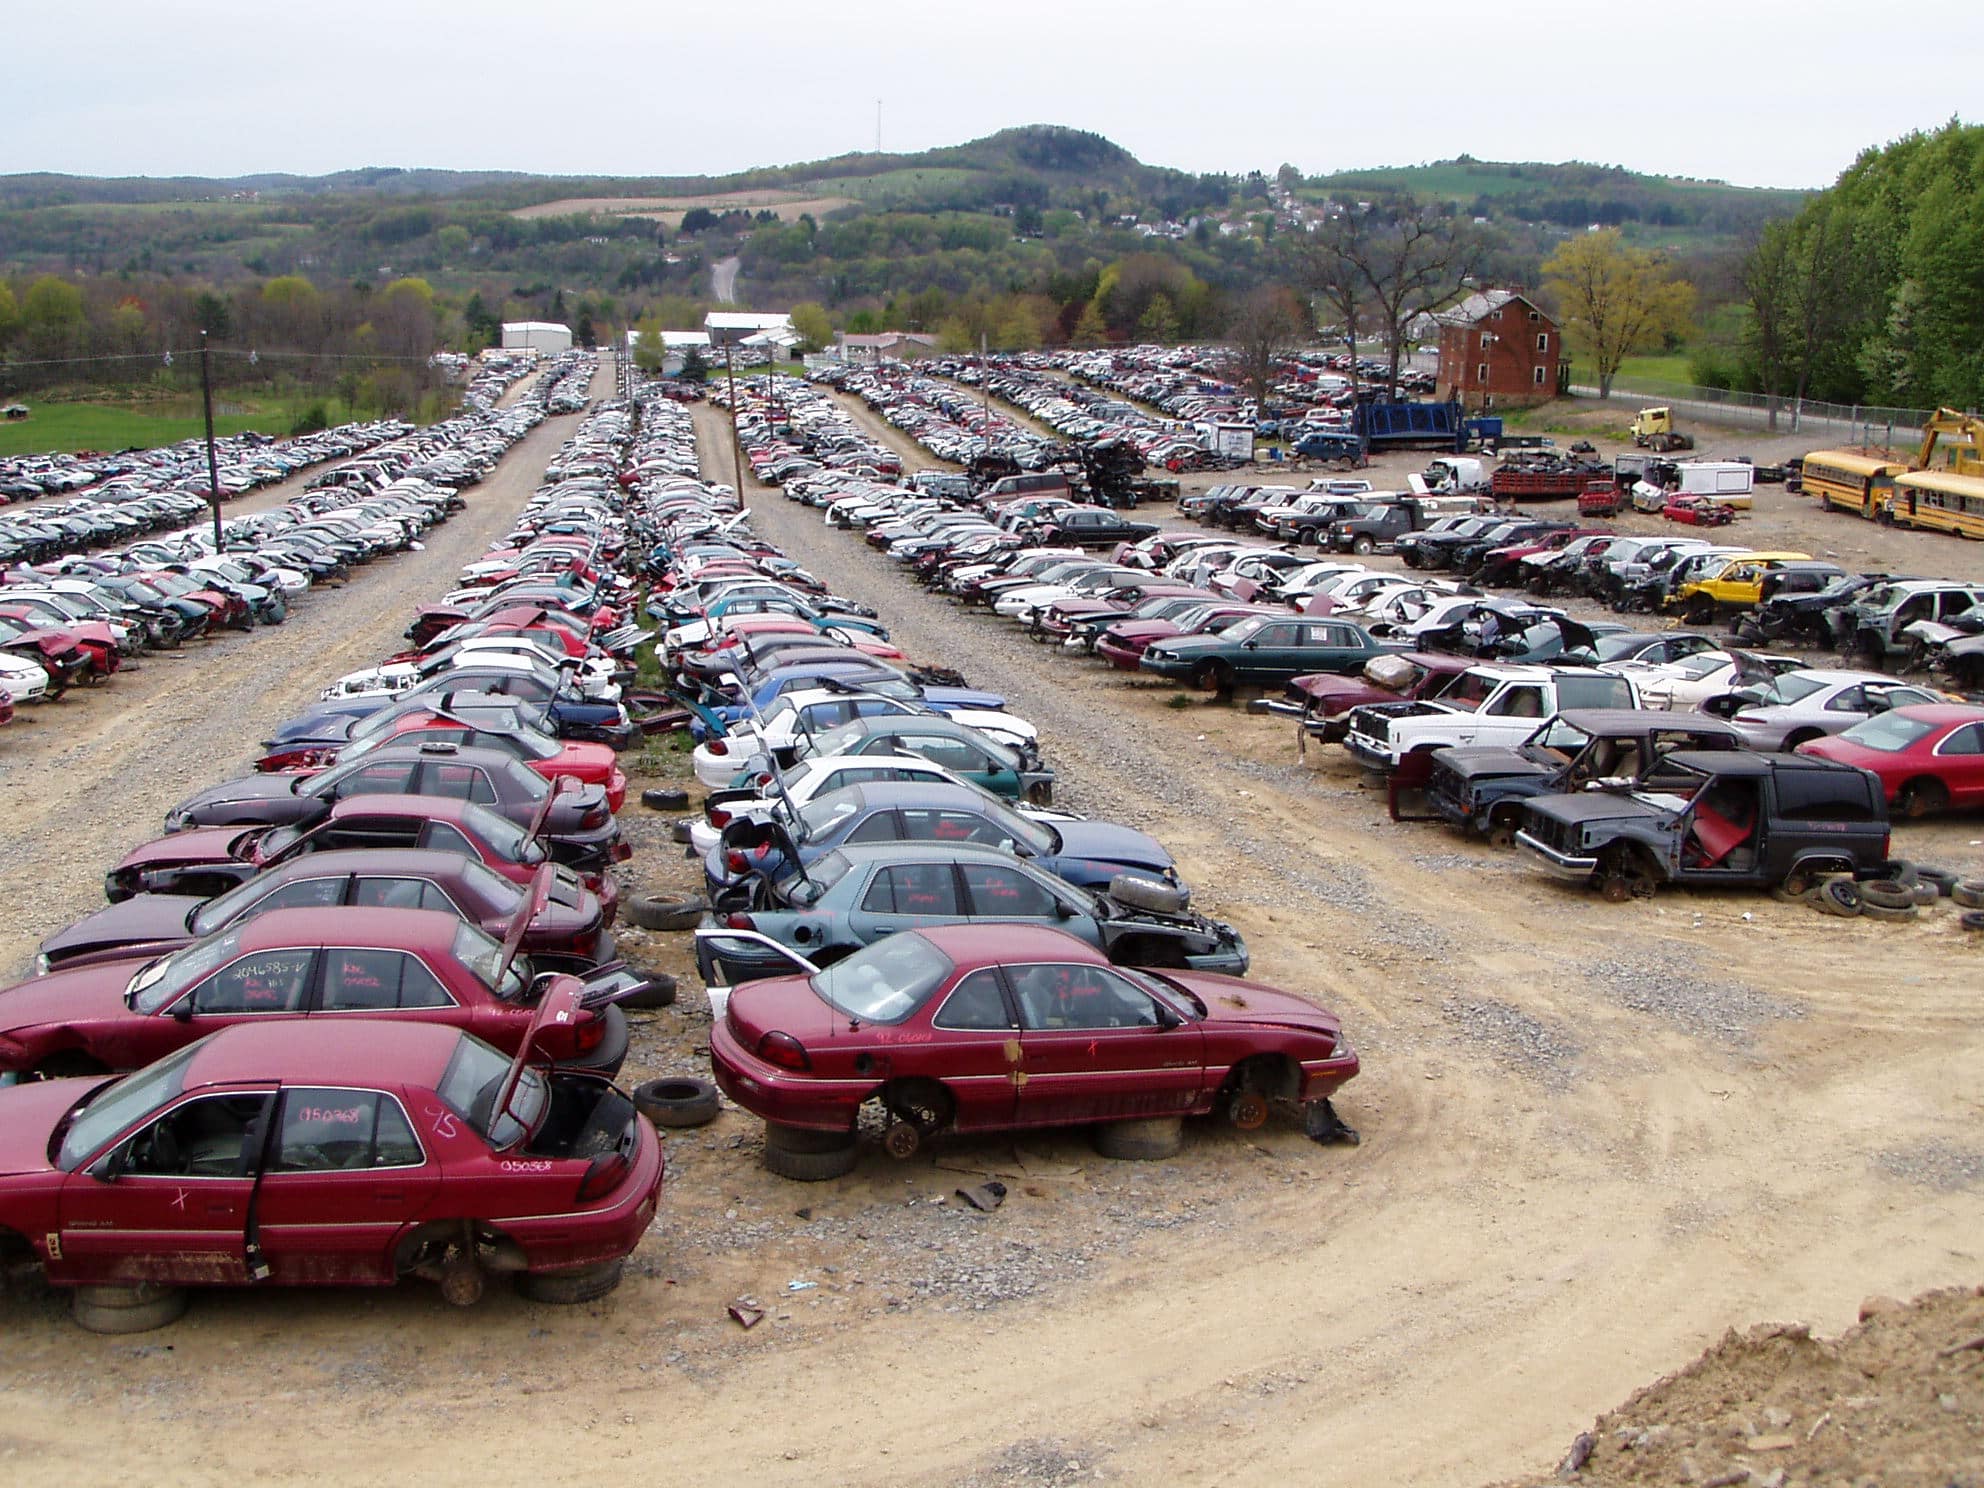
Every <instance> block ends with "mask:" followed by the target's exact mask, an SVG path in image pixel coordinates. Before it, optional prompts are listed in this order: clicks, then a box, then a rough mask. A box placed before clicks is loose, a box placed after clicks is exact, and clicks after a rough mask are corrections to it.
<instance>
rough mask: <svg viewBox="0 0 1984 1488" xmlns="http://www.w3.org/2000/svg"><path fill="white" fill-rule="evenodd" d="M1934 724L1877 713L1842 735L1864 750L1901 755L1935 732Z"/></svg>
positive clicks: (1891, 714)
mask: <svg viewBox="0 0 1984 1488" xmlns="http://www.w3.org/2000/svg"><path fill="white" fill-rule="evenodd" d="M1935 727H1936V726H1935V725H1934V724H1933V723H1924V722H1923V721H1922V720H1921V719H1919V718H1907V717H1904V716H1903V715H1902V714H1900V713H1876V714H1875V715H1874V716H1873V717H1872V718H1869V719H1868V720H1866V722H1864V723H1856V724H1854V725H1853V727H1852V728H1850V729H1848V730H1846V732H1845V733H1843V734H1841V735H1840V737H1841V738H1842V739H1846V740H1848V741H1850V742H1852V743H1854V744H1858V745H1860V746H1861V747H1862V748H1863V749H1878V750H1880V751H1881V752H1882V753H1884V754H1899V753H1900V752H1901V751H1902V750H1904V749H1906V748H1908V746H1909V745H1911V744H1913V743H1915V742H1916V741H1917V740H1918V739H1921V738H1924V737H1926V736H1927V735H1928V734H1930V733H1932V732H1933V731H1934V730H1935Z"/></svg>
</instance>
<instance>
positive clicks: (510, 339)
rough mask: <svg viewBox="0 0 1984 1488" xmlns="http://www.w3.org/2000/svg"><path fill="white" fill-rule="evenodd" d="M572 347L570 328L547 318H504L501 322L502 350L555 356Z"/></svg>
mask: <svg viewBox="0 0 1984 1488" xmlns="http://www.w3.org/2000/svg"><path fill="white" fill-rule="evenodd" d="M571 349H572V328H571V327H570V326H563V325H558V324H557V323H555V322H553V321H549V320H506V321H504V322H503V350H505V351H534V352H536V353H537V354H538V355H539V356H556V355H558V353H559V352H561V351H570V350H571Z"/></svg>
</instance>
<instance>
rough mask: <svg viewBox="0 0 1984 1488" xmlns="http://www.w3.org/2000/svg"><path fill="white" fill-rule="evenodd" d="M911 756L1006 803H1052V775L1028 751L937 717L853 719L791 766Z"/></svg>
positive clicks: (802, 747)
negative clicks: (837, 758) (806, 761)
mask: <svg viewBox="0 0 1984 1488" xmlns="http://www.w3.org/2000/svg"><path fill="white" fill-rule="evenodd" d="M904 754H913V755H917V756H919V757H921V758H923V759H927V760H929V761H930V762H931V763H933V764H939V765H942V766H943V767H944V768H945V769H947V770H949V771H950V772H951V773H952V774H953V775H956V776H958V777H960V778H961V779H963V780H965V781H968V782H969V783H970V784H972V785H975V786H977V787H978V788H979V789H981V790H984V791H988V792H990V793H991V794H992V795H995V796H999V797H1002V798H1003V799H1005V800H1008V801H1026V802H1029V803H1031V804H1032V805H1035V806H1045V805H1047V804H1048V802H1049V801H1051V800H1053V798H1054V772H1053V771H1052V770H1051V769H1049V768H1048V767H1047V766H1046V765H1044V764H1042V763H1041V760H1040V756H1039V754H1038V753H1036V752H1034V751H1033V750H1032V749H1031V748H1029V749H1028V750H1027V752H1025V753H1022V752H1021V751H1019V750H1018V749H1014V748H1011V747H1009V746H1007V745H1005V744H1002V743H1000V742H999V741H998V740H996V739H990V738H987V737H986V736H985V735H984V734H982V733H980V732H979V731H978V730H977V729H975V728H972V727H970V726H969V725H967V724H962V723H958V722H956V721H955V720H953V719H949V718H945V717H943V716H942V715H940V714H935V713H909V714H899V715H894V716H881V717H870V718H856V719H853V720H851V721H849V722H847V723H844V724H842V725H840V727H838V728H834V729H829V730H828V731H826V732H825V733H820V734H812V735H809V736H807V737H806V738H804V739H801V740H800V742H799V744H798V747H797V748H796V749H795V750H794V751H793V755H794V759H795V762H796V761H797V760H802V759H815V758H822V757H825V756H827V755H880V756H887V755H904Z"/></svg>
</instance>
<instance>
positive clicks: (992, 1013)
mask: <svg viewBox="0 0 1984 1488" xmlns="http://www.w3.org/2000/svg"><path fill="white" fill-rule="evenodd" d="M933 1021H934V1022H935V1023H936V1025H937V1026H938V1027H939V1028H956V1029H962V1030H964V1031H966V1032H986V1033H1003V1032H1005V1031H1006V1030H1007V1029H1009V1028H1012V1027H1013V1026H1014V1024H1013V1015H1012V1014H1011V1013H1010V1012H1009V1011H1007V1008H1006V994H1005V992H1004V991H1003V990H1002V989H1001V988H1000V986H999V973H998V972H996V971H994V970H992V969H991V968H990V967H987V968H986V969H985V970H983V971H974V972H973V973H972V974H971V975H970V976H968V977H966V978H965V979H964V980H963V981H961V982H959V983H958V984H957V986H955V987H953V988H952V989H951V995H950V996H949V997H946V998H945V999H944V1005H943V1006H942V1007H940V1008H938V1009H937V1016H936V1018H935V1019H934V1020H933Z"/></svg>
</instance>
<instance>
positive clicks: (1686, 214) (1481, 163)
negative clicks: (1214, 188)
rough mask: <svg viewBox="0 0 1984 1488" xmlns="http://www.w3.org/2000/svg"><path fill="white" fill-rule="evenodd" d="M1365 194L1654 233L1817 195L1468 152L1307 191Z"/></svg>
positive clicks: (1308, 184)
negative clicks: (1506, 160)
mask: <svg viewBox="0 0 1984 1488" xmlns="http://www.w3.org/2000/svg"><path fill="white" fill-rule="evenodd" d="M1358 192H1371V193H1382V194H1387V195H1406V196H1413V197H1417V198H1420V199H1421V200H1427V201H1448V202H1453V203H1454V204H1455V205H1456V206H1458V207H1460V208H1461V209H1462V210H1463V211H1467V212H1470V213H1472V214H1473V215H1474V216H1477V217H1487V218H1489V219H1490V220H1494V221H1505V222H1526V223H1535V224H1538V225H1542V226H1550V227H1559V228H1572V229H1576V228H1583V227H1589V226H1591V225H1592V224H1593V223H1598V224H1601V225H1603V226H1606V227H1637V228H1639V229H1641V230H1642V231H1643V234H1645V235H1651V236H1661V235H1663V234H1665V235H1671V236H1675V237H1690V236H1705V237H1724V236H1730V235H1733V234H1738V233H1741V232H1743V231H1745V230H1747V229H1748V228H1750V227H1752V226H1754V225H1755V224H1757V223H1759V222H1764V221H1768V220H1769V219H1771V218H1773V217H1783V216H1788V215H1790V214H1791V213H1793V212H1795V211H1797V210H1798V205H1799V203H1800V202H1802V201H1803V200H1804V199H1805V197H1806V196H1808V195H1809V194H1810V193H1808V192H1804V191H1793V190H1782V189H1777V188H1771V187H1748V186H1731V185H1730V184H1729V183H1728V182H1726V181H1700V180H1694V179H1691V178H1689V177H1684V176H1648V175H1641V174H1639V173H1637V172H1635V171H1629V170H1626V169H1625V168H1624V167H1622V166H1616V165H1587V164H1584V163H1583V162H1580V161H1565V162H1563V163H1561V164H1557V165H1548V164H1543V163H1539V162H1515V163H1500V162H1496V161H1490V160H1476V159H1475V158H1474V157H1473V156H1471V155H1461V156H1458V157H1456V158H1455V159H1452V160H1441V161H1436V162H1435V163H1433V164H1431V165H1410V166H1381V167H1377V168H1374V169H1370V170H1351V171H1339V172H1337V173H1336V174H1334V175H1328V176H1312V177H1310V178H1308V179H1307V180H1306V181H1305V182H1304V183H1303V187H1302V190H1301V192H1300V194H1301V195H1303V196H1305V197H1309V198H1311V199H1312V200H1313V199H1320V198H1323V197H1334V198H1337V199H1339V200H1340V199H1342V198H1343V197H1345V196H1347V195H1351V194H1354V193H1358Z"/></svg>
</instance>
